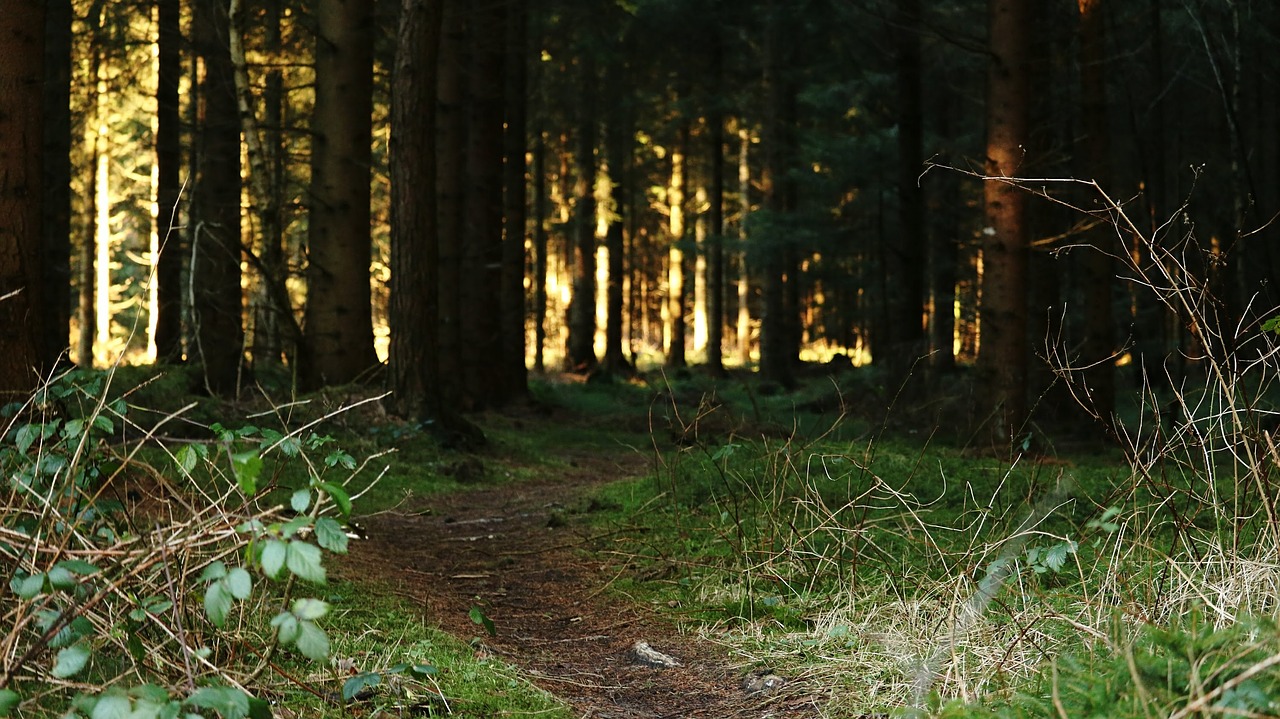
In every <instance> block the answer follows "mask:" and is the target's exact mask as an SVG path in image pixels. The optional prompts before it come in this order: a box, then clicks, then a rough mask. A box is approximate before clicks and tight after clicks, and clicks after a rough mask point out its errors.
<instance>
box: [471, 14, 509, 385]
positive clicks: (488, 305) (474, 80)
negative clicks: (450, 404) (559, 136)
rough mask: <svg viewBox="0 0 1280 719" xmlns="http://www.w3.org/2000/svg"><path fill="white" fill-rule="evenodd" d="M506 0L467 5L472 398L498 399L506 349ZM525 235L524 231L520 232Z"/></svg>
mask: <svg viewBox="0 0 1280 719" xmlns="http://www.w3.org/2000/svg"><path fill="white" fill-rule="evenodd" d="M505 7H506V5H505V4H503V3H484V4H482V5H477V6H473V7H470V8H469V9H468V10H467V13H468V17H467V21H468V27H467V37H468V43H467V45H468V49H469V51H470V57H469V59H470V64H469V72H468V73H467V88H468V90H469V93H468V104H467V126H468V132H467V143H466V169H465V172H466V182H467V189H466V197H465V201H464V207H465V210H464V222H465V226H464V233H463V237H464V238H465V239H464V242H463V252H462V277H463V278H465V279H464V281H463V282H462V283H461V291H462V292H461V308H462V314H461V320H462V346H463V348H464V353H463V363H462V370H463V372H462V376H463V380H464V382H463V383H464V385H465V392H466V394H467V397H468V401H467V404H468V405H470V406H472V407H475V408H477V409H479V408H487V407H493V406H496V405H499V404H501V403H502V401H503V400H504V397H503V396H502V394H501V393H502V390H503V384H502V372H501V368H502V364H503V361H502V357H501V354H502V350H503V346H502V343H501V341H500V335H499V332H500V329H499V327H500V326H499V316H500V314H501V293H502V292H503V291H504V285H503V283H502V208H503V204H502V152H503V127H502V126H503V90H504V88H503V81H502V61H503V39H504V37H505V32H506V27H505V26H506V23H505V19H504V16H503V9H504V8H505ZM521 234H522V235H523V233H521Z"/></svg>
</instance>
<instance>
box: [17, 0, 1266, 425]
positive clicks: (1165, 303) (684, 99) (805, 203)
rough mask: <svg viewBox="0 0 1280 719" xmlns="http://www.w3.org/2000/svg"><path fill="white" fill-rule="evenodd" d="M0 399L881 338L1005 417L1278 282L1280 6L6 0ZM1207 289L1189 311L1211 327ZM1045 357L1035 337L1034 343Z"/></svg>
mask: <svg viewBox="0 0 1280 719" xmlns="http://www.w3.org/2000/svg"><path fill="white" fill-rule="evenodd" d="M0 26H3V27H2V31H0V93H2V94H3V98H4V105H5V110H4V112H3V113H2V114H0V275H2V277H3V279H2V280H0V318H2V319H0V322H2V323H3V326H4V328H5V329H4V332H3V335H2V336H0V344H2V345H3V351H2V352H0V357H2V358H3V359H0V390H3V392H4V393H6V395H7V396H9V397H13V396H20V395H22V394H24V393H26V392H29V391H30V390H31V389H32V388H33V387H34V386H35V385H36V383H37V380H38V379H39V378H40V377H46V376H48V375H49V374H50V373H51V372H53V371H54V368H55V367H57V366H60V364H61V363H64V362H73V363H75V364H77V365H80V366H82V367H90V366H105V365H108V364H111V363H114V362H117V361H120V360H123V361H125V362H130V363H146V362H161V363H166V362H188V363H192V364H193V365H197V366H199V367H201V368H202V373H201V377H202V378H203V381H202V387H201V388H200V389H202V390H204V391H207V392H209V393H212V394H215V395H223V396H234V395H236V394H237V393H238V392H242V391H244V389H245V388H246V387H251V386H253V384H254V383H260V384H262V383H265V384H270V383H275V384H276V385H277V386H284V387H291V388H296V389H300V390H308V389H314V388H318V387H322V386H327V385H334V384H344V383H350V382H356V381H364V382H374V383H378V382H385V383H386V385H387V386H388V388H390V389H392V390H393V391H394V393H393V395H392V400H391V405H392V407H393V409H394V411H395V412H397V413H399V414H402V415H404V416H413V417H420V418H435V419H442V420H450V419H451V418H454V417H456V416H457V415H459V414H460V413H464V412H469V411H473V410H477V409H483V408H492V407H500V406H502V405H504V404H505V403H508V402H510V401H511V400H513V399H515V398H518V397H520V396H522V395H523V394H524V393H525V392H526V389H527V373H528V372H530V371H532V372H545V371H548V370H552V369H567V370H571V371H574V372H584V373H596V374H598V375H602V376H625V375H627V374H628V373H631V372H634V371H636V370H637V369H647V368H652V367H655V366H664V367H667V368H679V367H685V366H695V365H701V366H704V367H705V368H707V370H709V371H710V372H712V373H721V372H724V371H725V370H726V368H734V367H744V368H754V369H757V370H758V371H759V372H760V373H761V374H762V375H763V376H764V377H765V378H767V379H768V380H769V381H770V382H772V383H775V384H776V385H778V386H780V387H787V386H790V385H791V384H792V382H793V381H794V377H795V375H796V372H797V371H799V369H800V368H801V367H802V364H803V363H814V362H839V363H846V364H854V365H864V364H872V365H878V366H881V367H883V368H884V369H885V371H886V372H887V373H888V376H889V377H893V378H897V379H896V380H894V381H900V380H901V378H902V377H905V376H907V375H908V374H915V375H918V376H921V377H924V378H925V379H927V380H929V381H931V382H933V383H934V384H933V386H938V385H940V384H942V385H944V384H945V383H947V382H948V381H949V380H948V379H947V378H948V377H951V376H954V373H956V372H958V371H961V372H967V371H968V370H966V369H965V368H969V367H972V368H973V370H972V373H971V374H972V375H973V377H974V378H975V383H976V386H977V387H978V388H979V389H978V390H977V391H976V392H975V393H974V397H975V398H976V400H977V402H976V404H975V407H974V416H973V418H972V419H973V420H975V421H976V422H978V423H982V422H987V421H988V420H989V421H990V422H989V424H990V426H991V427H992V428H993V430H994V431H995V434H996V436H1003V437H1005V438H1006V439H1008V438H1012V437H1013V436H1014V435H1015V434H1016V433H1017V432H1018V431H1019V428H1020V427H1022V426H1023V425H1024V423H1025V422H1026V421H1027V419H1028V416H1029V415H1030V413H1031V412H1032V407H1033V406H1034V407H1035V412H1037V413H1041V414H1043V415H1045V417H1046V418H1048V417H1052V416H1054V415H1055V414H1056V415H1057V416H1059V417H1061V418H1065V419H1067V420H1068V421H1073V422H1075V421H1079V420H1080V419H1081V418H1082V417H1085V416H1086V415H1083V414H1079V413H1078V412H1077V411H1076V410H1073V409H1071V407H1073V402H1072V400H1071V394H1072V393H1070V392H1057V393H1054V392H1046V389H1047V388H1049V387H1050V385H1053V384H1054V383H1055V381H1057V380H1063V379H1065V380H1067V382H1066V383H1062V382H1058V385H1057V386H1059V387H1069V388H1071V389H1072V391H1073V392H1074V394H1075V396H1076V397H1078V398H1081V399H1083V403H1084V404H1085V405H1086V407H1087V409H1088V410H1089V411H1088V412H1087V413H1086V414H1090V415H1092V417H1093V419H1094V420H1097V421H1098V422H1099V423H1100V426H1101V427H1102V428H1104V429H1105V428H1107V427H1108V426H1109V425H1110V424H1111V421H1112V420H1111V417H1112V415H1113V411H1114V408H1115V405H1116V387H1117V386H1118V385H1119V386H1121V387H1124V386H1140V385H1142V384H1144V383H1147V384H1150V383H1160V382H1164V383H1168V382H1169V381H1170V380H1172V381H1173V382H1174V383H1175V384H1176V383H1177V382H1178V378H1180V377H1182V376H1183V375H1184V373H1185V372H1187V371H1188V370H1189V369H1190V368H1191V367H1194V366H1195V365H1196V364H1197V363H1198V362H1199V361H1200V360H1201V358H1204V357H1208V358H1210V359H1221V358H1223V357H1226V356H1228V355H1229V354H1230V353H1231V352H1233V351H1234V350H1235V349H1236V348H1237V347H1238V346H1239V345H1240V344H1241V343H1242V342H1243V341H1244V339H1246V338H1247V337H1248V336H1250V335H1254V336H1256V335H1257V334H1258V332H1259V324H1260V323H1261V322H1265V320H1266V319H1268V318H1269V317H1270V315H1271V314H1274V311H1273V308H1274V307H1276V305H1277V303H1278V302H1280V297H1278V296H1277V294H1276V288H1275V286H1274V283H1270V282H1268V280H1269V279H1270V278H1272V277H1280V250H1277V245H1276V233H1277V232H1280V229H1277V227H1275V226H1274V225H1273V223H1272V222H1271V220H1272V219H1273V216H1274V215H1275V214H1276V213H1277V211H1280V136H1277V134H1276V132H1275V127H1276V126H1277V123H1278V122H1280V99H1278V98H1280V92H1277V85H1278V84H1280V58H1277V56H1276V55H1275V54H1274V53H1273V52H1271V49H1272V48H1273V47H1274V43H1275V41H1276V39H1277V37H1276V36H1277V33H1278V32H1280V8H1277V7H1276V6H1274V5H1273V4H1271V3H1266V2H1249V1H1248V0H1211V1H1206V0H1186V1H1184V0H1178V1H1176V2H1175V1H1173V0H1078V2H1060V3H1049V4H1037V5H1036V6H1035V7H1034V8H1033V6H1032V4H1031V3H1028V2H1026V1H1025V0H989V1H988V2H985V3H984V2H975V1H970V0H936V1H933V2H925V1H924V0H898V1H890V0H793V1H790V2H783V1H782V0H746V1H743V2H727V1H724V0H683V1H681V0H630V1H628V2H607V3H600V2H586V1H584V0H528V1H524V2H521V1H516V0H490V1H486V2H479V3H469V2H461V1H460V0H404V1H403V2H398V1H393V0H380V1H378V2H356V3H349V2H342V1H341V0H263V1H261V2H243V1H242V0H231V1H230V2H228V1H227V0H190V1H188V2H184V1H183V0H118V1H115V2H105V1H104V0H51V1H49V2H45V1H44V0H20V1H19V0H15V1H14V2H11V3H8V4H7V5H6V10H5V12H4V14H3V16H2V17H0ZM1208 320H1212V322H1209V321H1208ZM1045 359H1047V360H1049V361H1048V362H1047V363H1046V362H1044V361H1042V360H1045Z"/></svg>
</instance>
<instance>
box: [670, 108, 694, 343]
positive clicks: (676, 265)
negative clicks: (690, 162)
mask: <svg viewBox="0 0 1280 719" xmlns="http://www.w3.org/2000/svg"><path fill="white" fill-rule="evenodd" d="M688 137H689V128H688V124H687V123H683V124H682V126H681V128H680V130H679V132H678V136H677V138H676V145H675V147H674V148H672V150H671V183H670V184H669V185H668V186H667V207H668V211H669V215H668V217H669V220H670V222H669V224H668V231H669V235H668V241H669V242H670V244H669V245H668V246H667V308H666V309H667V312H666V319H667V322H666V325H667V326H666V328H665V329H666V331H665V332H664V334H665V335H666V337H667V366H668V367H684V366H685V364H686V360H685V308H686V306H687V305H686V302H685V293H686V288H685V258H684V236H685V222H684V186H685V148H686V146H687V145H688Z"/></svg>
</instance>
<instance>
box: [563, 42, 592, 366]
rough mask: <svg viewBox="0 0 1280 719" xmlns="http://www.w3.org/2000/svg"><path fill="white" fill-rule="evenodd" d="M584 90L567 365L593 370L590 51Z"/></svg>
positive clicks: (583, 70) (583, 64)
mask: <svg viewBox="0 0 1280 719" xmlns="http://www.w3.org/2000/svg"><path fill="white" fill-rule="evenodd" d="M578 72H579V73H580V75H581V76H580V78H579V80H580V82H581V88H582V93H581V95H580V99H579V105H578V137H577V140H578V147H577V153H576V155H575V157H574V161H575V163H576V165H577V168H576V169H577V177H576V181H575V183H574V192H573V194H574V198H575V205H574V222H573V234H574V242H573V298H572V299H571V300H570V302H569V337H568V342H567V347H566V350H567V352H566V365H567V366H568V368H569V369H571V370H574V371H579V372H581V371H590V370H592V369H594V368H595V366H596V363H597V361H598V360H597V358H596V350H595V335H596V199H595V179H596V160H595V149H596V135H597V130H596V123H597V118H596V93H597V92H598V86H599V83H598V82H597V80H596V67H595V62H594V61H593V60H592V59H591V58H590V56H589V54H587V55H584V56H583V57H582V58H580V60H579V66H578Z"/></svg>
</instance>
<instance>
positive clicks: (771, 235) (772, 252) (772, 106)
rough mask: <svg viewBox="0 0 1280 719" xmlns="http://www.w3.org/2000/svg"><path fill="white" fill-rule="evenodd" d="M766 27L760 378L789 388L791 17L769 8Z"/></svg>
mask: <svg viewBox="0 0 1280 719" xmlns="http://www.w3.org/2000/svg"><path fill="white" fill-rule="evenodd" d="M766 7H767V11H766V12H767V13H768V15H767V18H766V20H765V22H766V23H767V27H766V28H765V33H766V35H765V67H764V85H765V93H766V100H765V136H764V137H763V138H761V140H762V144H763V145H764V166H763V167H762V168H761V178H760V184H761V187H762V189H763V193H764V201H763V204H764V209H765V210H766V211H767V214H766V222H765V223H762V224H766V223H767V224H768V225H770V226H769V227H767V228H766V232H765V233H764V234H765V237H763V238H761V239H760V240H759V245H760V247H759V250H758V253H759V255H760V257H761V261H760V273H761V275H762V287H761V289H762V292H763V295H764V316H763V317H762V318H761V322H760V372H761V374H763V375H764V376H765V377H766V378H768V379H769V380H772V381H774V382H777V383H779V384H781V385H783V386H784V387H789V386H791V385H792V384H794V382H795V377H794V373H793V370H792V365H793V364H794V363H795V360H796V357H795V355H794V354H793V353H792V351H791V348H792V341H793V338H794V336H795V333H796V327H795V325H796V319H795V317H794V315H792V313H791V312H790V311H789V309H788V302H787V294H788V284H792V285H794V283H795V282H796V281H797V278H796V277H795V275H794V272H792V273H788V271H787V270H788V268H789V264H790V263H789V259H788V255H789V254H790V253H789V252H788V250H787V248H786V246H785V244H786V243H787V240H785V239H784V238H783V237H781V235H782V233H781V231H780V230H781V228H780V225H781V223H782V221H783V218H784V217H785V216H786V215H787V214H788V212H789V211H790V210H791V209H792V208H791V207H790V202H789V201H790V198H791V195H792V192H791V190H790V188H789V187H788V186H789V185H790V184H791V180H790V178H788V177H787V175H788V172H787V163H788V162H790V161H791V157H790V155H791V153H792V152H793V151H794V141H793V140H794V135H795V132H794V130H795V128H794V127H793V126H792V125H791V120H792V118H793V117H794V114H795V113H794V107H795V101H796V98H795V85H794V83H793V82H792V80H791V78H790V76H789V73H788V68H789V66H790V62H789V57H788V55H789V54H790V53H789V52H788V49H789V47H790V44H789V42H788V37H787V32H786V30H785V28H784V25H785V24H786V23H787V20H788V17H787V11H786V10H784V9H783V8H781V7H780V6H779V4H778V3H777V2H776V0H770V1H769V2H768V3H767V4H766Z"/></svg>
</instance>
